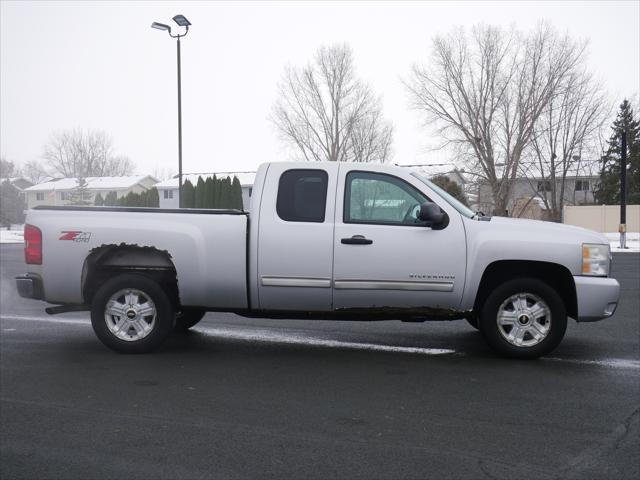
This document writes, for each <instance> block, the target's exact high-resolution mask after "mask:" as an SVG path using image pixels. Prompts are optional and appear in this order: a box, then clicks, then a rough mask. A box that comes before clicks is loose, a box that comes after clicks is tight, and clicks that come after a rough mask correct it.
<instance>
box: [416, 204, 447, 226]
mask: <svg viewBox="0 0 640 480" xmlns="http://www.w3.org/2000/svg"><path fill="white" fill-rule="evenodd" d="M418 218H419V219H420V220H422V221H423V222H427V226H428V227H431V228H433V229H434V230H439V229H442V228H444V227H446V226H447V224H448V223H449V222H446V220H448V217H447V214H446V213H445V212H443V211H442V210H440V207H439V206H438V205H436V204H435V203H433V202H425V203H423V204H422V205H420V213H419V214H418Z"/></svg>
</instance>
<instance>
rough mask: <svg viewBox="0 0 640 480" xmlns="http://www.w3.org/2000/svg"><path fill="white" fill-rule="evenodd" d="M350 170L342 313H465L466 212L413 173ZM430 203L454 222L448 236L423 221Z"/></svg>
mask: <svg viewBox="0 0 640 480" xmlns="http://www.w3.org/2000/svg"><path fill="white" fill-rule="evenodd" d="M388 172H389V169H388V167H387V168H385V167H376V166H374V165H364V166H363V167H362V168H359V167H353V166H347V165H342V166H340V174H339V181H338V194H337V200H336V219H335V220H336V224H335V236H334V284H333V287H334V293H333V302H334V309H336V310H340V309H348V308H374V307H376V308H380V307H390V308H418V307H430V308H444V309H457V308H458V306H459V305H460V301H461V298H462V293H463V287H464V276H465V265H466V240H465V232H464V226H463V223H462V218H461V217H460V214H459V213H458V212H457V211H456V210H455V209H454V208H453V207H451V205H449V204H448V203H446V202H445V201H444V200H442V199H441V198H440V197H437V196H436V195H435V194H433V193H431V194H429V193H428V188H427V187H426V185H425V184H424V183H422V182H420V181H419V180H418V179H417V178H414V177H412V176H411V174H410V172H408V171H407V172H404V171H401V170H400V169H397V170H396V171H395V172H394V174H389V173H388ZM427 199H429V200H431V201H433V202H435V203H436V204H438V205H439V206H440V207H441V209H443V210H444V211H445V212H446V213H447V215H448V217H449V224H448V225H447V226H446V228H444V229H442V230H434V229H431V228H430V227H426V226H424V222H421V221H420V220H417V212H418V210H419V205H420V204H422V203H424V202H425V201H426V200H427Z"/></svg>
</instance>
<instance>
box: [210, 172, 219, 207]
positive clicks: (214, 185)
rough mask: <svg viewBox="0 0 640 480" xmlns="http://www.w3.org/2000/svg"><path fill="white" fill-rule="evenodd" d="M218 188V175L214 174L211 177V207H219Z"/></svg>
mask: <svg viewBox="0 0 640 480" xmlns="http://www.w3.org/2000/svg"><path fill="white" fill-rule="evenodd" d="M219 190H220V181H219V180H218V177H217V176H216V175H215V174H214V175H213V178H212V179H211V208H219V207H218V200H219V198H218V197H219V196H220V195H219Z"/></svg>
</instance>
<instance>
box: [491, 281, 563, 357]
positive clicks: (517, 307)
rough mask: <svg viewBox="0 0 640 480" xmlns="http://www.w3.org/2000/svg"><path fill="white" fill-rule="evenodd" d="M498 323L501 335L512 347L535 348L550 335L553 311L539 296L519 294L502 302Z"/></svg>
mask: <svg viewBox="0 0 640 480" xmlns="http://www.w3.org/2000/svg"><path fill="white" fill-rule="evenodd" d="M496 321H497V323H498V331H499V332H500V335H502V337H503V338H504V339H505V340H506V341H507V342H509V343H510V344H511V345H515V346H516V347H533V346H534V345H538V344H539V343H540V342H542V341H543V340H544V339H545V338H547V335H548V334H549V331H550V329H551V309H550V308H549V306H548V305H547V304H546V303H545V302H544V300H542V299H541V298H540V297H538V296H537V295H533V294H532V293H517V294H515V295H512V296H510V297H509V298H507V299H506V300H505V301H504V302H502V305H500V308H499V309H498V315H497V319H496Z"/></svg>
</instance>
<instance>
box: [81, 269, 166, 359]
mask: <svg viewBox="0 0 640 480" xmlns="http://www.w3.org/2000/svg"><path fill="white" fill-rule="evenodd" d="M91 325H92V326H93V330H94V332H95V333H96V335H97V336H98V338H99V339H100V341H102V343H104V344H105V345H106V346H107V347H109V348H111V349H113V350H116V351H118V352H123V353H144V352H148V351H150V350H153V349H154V348H156V347H158V346H159V345H160V344H161V343H162V342H163V341H164V340H165V339H166V338H167V336H168V335H169V333H171V330H172V329H173V325H174V309H173V306H172V304H171V301H170V300H169V297H168V296H167V294H166V293H165V291H164V290H163V289H162V288H161V287H160V285H158V283H156V282H155V281H153V280H152V279H151V278H149V277H146V276H144V275H138V274H128V273H127V274H122V275H118V276H116V277H113V278H111V279H110V280H108V281H107V282H106V283H104V284H103V285H102V287H100V289H99V290H98V291H97V292H96V294H95V296H94V297H93V301H92V302H91Z"/></svg>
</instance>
